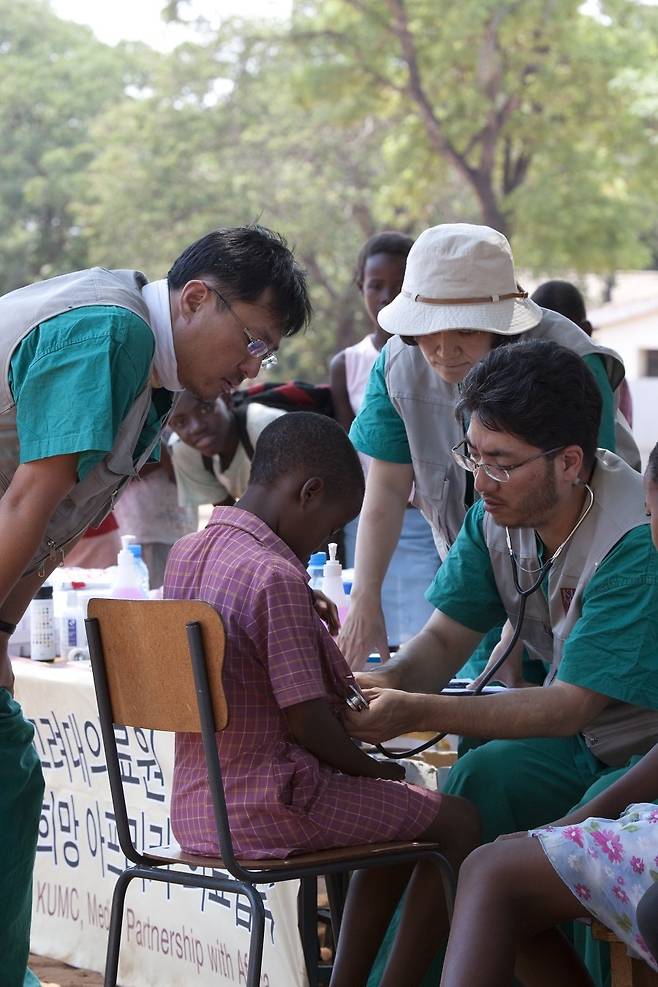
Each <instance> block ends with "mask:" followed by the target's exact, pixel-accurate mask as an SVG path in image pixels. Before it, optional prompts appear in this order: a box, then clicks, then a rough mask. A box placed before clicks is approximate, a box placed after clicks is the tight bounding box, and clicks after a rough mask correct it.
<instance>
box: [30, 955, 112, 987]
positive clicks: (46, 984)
mask: <svg viewBox="0 0 658 987" xmlns="http://www.w3.org/2000/svg"><path fill="white" fill-rule="evenodd" d="M30 969H31V970H32V972H33V973H36V975H37V977H38V978H39V980H40V981H41V984H42V987H102V983H103V978H102V976H101V975H100V973H92V972H91V971H90V970H76V968H75V967H73V966H67V965H66V963H60V962H59V960H51V959H49V958H48V957H47V956H36V955H35V954H34V953H31V954H30Z"/></svg>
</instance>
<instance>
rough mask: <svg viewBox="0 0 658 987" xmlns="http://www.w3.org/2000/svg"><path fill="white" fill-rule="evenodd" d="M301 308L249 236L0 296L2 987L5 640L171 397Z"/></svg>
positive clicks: (150, 447)
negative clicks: (155, 274)
mask: <svg viewBox="0 0 658 987" xmlns="http://www.w3.org/2000/svg"><path fill="white" fill-rule="evenodd" d="M310 311H311V306H310V302H309V298H308V293H307V288H306V281H305V277H304V273H303V272H302V271H301V269H300V268H299V267H298V265H297V264H296V262H295V260H294V257H293V255H292V253H291V252H290V250H289V249H288V248H287V246H286V244H285V241H284V240H283V239H282V238H281V237H280V236H278V235H277V234H275V233H272V232H271V231H270V230H267V229H265V228H264V227H259V226H252V227H242V228H236V229H224V230H215V231H213V232H212V233H209V234H207V235H206V236H204V237H202V238H201V239H200V240H197V241H196V242H195V243H193V244H191V245H190V246H189V247H187V249H186V250H184V251H183V253H182V254H181V255H180V257H179V258H178V259H177V260H176V261H175V262H174V265H173V267H172V268H171V270H170V271H169V274H168V275H167V277H166V278H163V279H162V280H159V281H154V282H151V283H147V280H146V278H145V277H144V275H143V274H141V273H140V272H139V271H129V270H118V271H110V270H106V269H104V268H94V269H92V270H87V271H77V272H75V273H73V274H65V275H62V276H60V277H56V278H53V279H51V280H49V281H43V282H40V283H38V284H33V285H28V286H27V287H24V288H19V289H18V290H16V291H13V292H10V293H9V294H8V295H5V296H4V297H2V298H0V327H1V328H0V356H1V360H0V366H1V367H2V374H1V375H0V761H1V762H2V764H3V774H2V779H1V784H0V848H1V851H0V853H1V859H0V875H2V878H0V902H2V903H3V905H2V909H0V955H2V957H3V964H4V966H3V971H4V975H5V980H4V981H3V982H6V983H11V984H20V983H22V982H23V977H24V975H25V976H26V977H29V975H28V974H25V973H24V971H25V969H26V964H27V954H28V945H29V917H30V894H31V873H32V866H33V860H34V851H35V846H36V836H37V823H38V819H39V811H40V803H41V793H42V789H43V780H42V776H41V769H40V765H39V764H38V759H37V757H36V754H35V752H34V748H33V747H32V744H31V740H32V727H31V725H30V724H29V723H28V722H27V721H26V720H24V718H23V716H22V713H21V710H20V707H19V706H18V704H17V703H15V702H14V701H13V699H12V698H11V691H12V687H13V676H12V671H11V665H10V663H9V660H8V657H7V643H8V638H9V636H10V635H11V633H12V632H13V630H14V629H15V625H16V623H17V622H18V620H19V619H20V617H21V616H22V614H23V612H24V611H25V609H26V608H27V606H28V604H29V602H30V600H31V599H32V597H33V595H34V594H35V592H36V591H37V589H38V588H39V586H40V585H41V583H42V582H43V581H44V579H45V578H46V577H47V576H48V574H49V573H50V572H51V571H52V570H53V569H54V567H55V566H56V565H57V564H58V563H59V562H61V560H62V558H63V555H64V553H65V552H66V551H67V549H69V548H70V547H72V546H73V544H75V542H76V541H77V539H78V538H79V537H80V536H81V535H82V533H83V532H84V531H85V529H86V528H87V527H88V526H89V525H94V524H98V523H99V522H100V521H101V520H102V518H103V517H105V515H106V514H107V513H108V512H109V510H110V509H111V506H112V503H113V501H114V499H115V497H116V496H117V495H119V493H120V492H121V489H122V487H123V486H124V483H125V482H126V481H127V480H128V479H129V478H130V477H131V476H134V475H135V474H136V473H138V472H139V470H140V468H141V467H142V466H143V465H144V464H145V463H146V462H147V461H148V459H149V458H156V459H157V446H158V441H159V437H160V434H161V432H162V429H163V427H164V425H165V423H166V421H167V418H168V416H169V414H170V411H171V408H172V405H173V403H174V398H175V394H176V393H177V392H180V391H182V390H183V389H184V388H188V389H189V390H190V391H191V392H192V393H193V394H195V395H196V396H197V397H199V398H200V399H202V400H205V401H214V400H215V398H217V397H218V396H220V395H227V394H228V393H230V391H231V390H232V389H233V388H235V387H237V386H238V385H239V384H240V383H241V381H243V380H244V379H245V378H246V377H255V376H256V375H257V374H258V372H259V371H260V370H261V369H262V368H263V367H266V366H271V365H272V364H274V363H275V362H276V356H275V351H276V350H277V349H278V347H279V344H280V341H281V339H282V337H283V336H293V335H295V333H297V332H299V331H300V330H301V329H302V328H303V327H304V325H305V324H306V323H307V322H308V320H309V317H310ZM5 882H8V883H6V884H5ZM8 937H9V938H10V940H11V941H7V942H5V939H6V938H8ZM26 982H29V979H28V980H27V981H26Z"/></svg>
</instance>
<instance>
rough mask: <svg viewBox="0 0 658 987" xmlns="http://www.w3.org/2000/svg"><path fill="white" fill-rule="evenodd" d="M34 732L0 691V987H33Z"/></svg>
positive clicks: (39, 791) (37, 772)
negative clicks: (30, 961) (29, 963)
mask: <svg viewBox="0 0 658 987" xmlns="http://www.w3.org/2000/svg"><path fill="white" fill-rule="evenodd" d="M33 737H34V727H33V726H32V724H31V723H29V722H28V721H27V720H26V719H25V717H24V716H23V713H22V711H21V707H20V706H19V704H18V703H17V702H16V701H15V700H14V699H12V697H11V695H10V693H9V692H8V691H7V690H6V689H0V958H1V963H2V973H1V975H0V981H1V982H2V984H3V987H31V985H36V984H38V980H37V979H36V977H35V976H34V974H32V973H31V972H30V971H29V970H28V968H27V959H28V953H29V950H30V919H31V912H32V872H33V870H34V858H35V855H36V848H37V836H38V833H39V817H40V815H41V801H42V797H43V790H44V782H43V775H42V773H41V764H40V762H39V758H38V756H37V752H36V750H35V749H34V744H33V743H32V740H33Z"/></svg>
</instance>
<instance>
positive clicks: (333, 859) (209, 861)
mask: <svg viewBox="0 0 658 987" xmlns="http://www.w3.org/2000/svg"><path fill="white" fill-rule="evenodd" d="M421 849H427V850H428V851H429V850H437V851H439V850H440V847H439V845H438V843H421V842H419V841H417V840H416V841H411V842H408V843H365V844H363V845H361V846H352V847H338V848H336V849H335V850H321V851H319V852H318V853H300V854H296V855H295V856H293V857H286V858H285V859H283V860H243V859H242V858H239V859H238V863H239V864H240V865H241V866H242V867H245V868H246V869H248V870H259V871H272V872H273V871H278V872H280V871H286V870H297V869H298V868H299V867H318V868H321V867H322V866H323V865H330V864H334V863H339V862H342V861H344V862H346V863H349V862H350V860H361V859H362V858H363V857H369V858H370V859H371V860H372V859H373V858H376V857H378V856H382V855H384V854H391V853H408V852H409V851H413V850H421ZM144 856H145V857H146V858H147V859H148V860H152V861H153V863H154V864H186V865H188V866H191V867H213V868H215V869H216V870H219V869H222V868H223V867H224V863H223V861H222V858H221V857H206V856H203V855H201V854H198V853H187V852H186V851H185V850H182V849H181V848H180V846H179V845H178V843H173V842H172V843H170V844H168V845H167V846H159V847H148V848H146V849H145V850H144Z"/></svg>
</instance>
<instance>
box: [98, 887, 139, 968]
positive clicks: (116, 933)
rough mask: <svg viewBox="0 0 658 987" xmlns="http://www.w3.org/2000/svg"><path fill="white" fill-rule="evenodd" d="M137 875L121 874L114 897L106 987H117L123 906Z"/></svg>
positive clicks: (106, 963)
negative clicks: (129, 887)
mask: <svg viewBox="0 0 658 987" xmlns="http://www.w3.org/2000/svg"><path fill="white" fill-rule="evenodd" d="M135 876H136V875H134V874H131V872H130V871H124V872H123V874H119V877H118V878H117V883H116V884H115V886H114V893H113V895H112V910H111V912H110V929H109V933H108V937H107V958H106V961H105V978H104V980H103V985H104V987H116V982H117V973H118V969H119V950H120V948H121V927H122V925H123V905H124V902H125V899H126V891H127V890H128V885H129V884H130V882H131V881H132V879H133V877H135Z"/></svg>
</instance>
